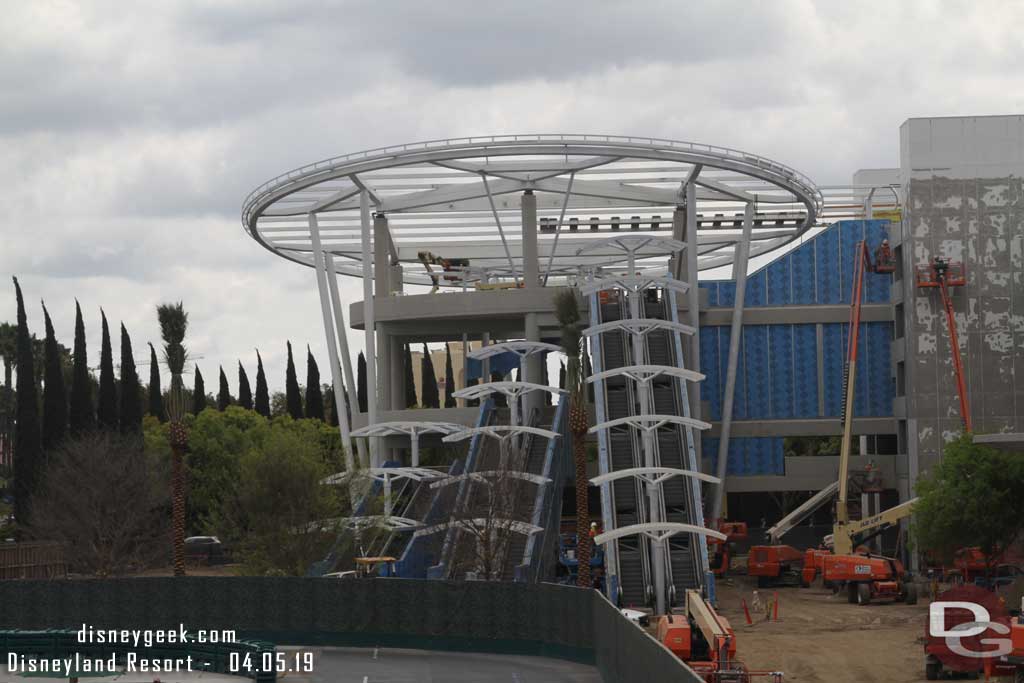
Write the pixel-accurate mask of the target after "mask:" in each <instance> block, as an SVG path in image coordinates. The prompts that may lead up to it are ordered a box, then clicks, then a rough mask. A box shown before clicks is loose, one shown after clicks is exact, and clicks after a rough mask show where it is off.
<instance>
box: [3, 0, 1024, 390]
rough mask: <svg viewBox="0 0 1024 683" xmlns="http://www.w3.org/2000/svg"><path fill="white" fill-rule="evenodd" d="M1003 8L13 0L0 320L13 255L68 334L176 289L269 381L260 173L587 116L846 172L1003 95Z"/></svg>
mask: <svg viewBox="0 0 1024 683" xmlns="http://www.w3.org/2000/svg"><path fill="white" fill-rule="evenodd" d="M1022 21H1024V9H1022V8H1021V6H1020V5H1018V4H1016V3H1002V2H986V3H942V4H934V3H931V2H923V1H922V2H868V3H853V4H849V3H846V4H844V3H834V2H820V3H815V2H810V1H809V0H793V1H791V2H772V3H746V2H743V3H740V2H724V3H719V2H714V3H710V2H709V3H701V4H698V3H678V2H673V1H670V0H658V1H650V2H640V1H637V2H630V3H619V2H594V3H542V2H539V0H533V1H524V2H517V3H503V4H494V3H487V4H484V3H478V2H469V1H468V0H458V1H453V2H444V3H432V4H427V3H419V2H394V3H381V2H369V1H367V2H345V3H328V2H320V1H314V0H296V1H294V2H287V3H279V2H241V1H237V2H233V1H225V2H217V3H206V2H203V3H200V2H194V3H177V2H176V3H157V2H153V3H115V2H112V1H111V2H106V1H104V2H91V3H78V4H72V3H68V4H59V3H58V4H51V3H21V4H14V5H11V6H10V7H7V8H5V18H4V22H3V23H2V24H0V91H2V92H3V93H4V96H3V98H0V187H3V188H4V192H3V195H2V197H3V209H4V220H3V223H0V275H2V276H3V279H2V280H0V291H7V292H8V295H3V296H0V320H11V319H13V318H14V297H13V296H12V295H10V290H9V289H4V288H5V287H9V282H10V281H9V279H8V278H9V275H11V274H18V275H20V276H21V277H22V282H23V285H24V287H25V289H26V295H27V298H28V300H29V302H30V323H31V324H32V326H33V329H35V330H36V331H37V332H38V331H41V329H42V320H41V315H42V314H41V309H39V307H38V306H37V305H36V304H35V303H32V302H37V301H38V299H39V298H40V297H45V298H46V300H47V302H48V304H49V306H50V310H51V313H52V314H53V315H54V322H55V325H56V327H57V333H58V335H60V336H61V337H62V339H63V340H64V341H65V343H70V339H71V335H72V326H73V321H74V302H73V297H75V296H78V297H79V298H80V299H81V300H82V303H83V307H85V309H86V312H87V317H88V320H87V325H88V327H89V331H90V345H91V346H90V348H91V349H92V351H93V353H94V354H98V344H99V340H98V331H99V323H98V308H99V306H101V305H102V306H104V307H105V308H106V310H107V313H108V316H109V317H110V318H111V319H112V320H121V319H123V320H125V322H126V324H127V326H128V328H129V331H130V332H131V333H132V336H133V340H134V341H135V344H136V349H137V350H138V349H141V348H143V346H142V345H143V344H144V342H145V341H154V342H155V341H157V329H156V320H155V315H154V313H153V307H154V306H155V305H156V303H158V302H160V301H165V300H177V299H182V300H184V301H185V304H186V306H187V307H188V309H189V310H190V311H191V313H192V325H193V335H192V345H193V350H194V352H195V353H196V354H197V355H200V356H202V360H201V361H200V364H201V367H202V368H203V369H204V372H206V374H207V376H211V375H212V374H213V373H214V372H215V371H216V367H217V365H220V364H224V366H225V368H226V369H228V370H229V375H230V376H232V377H233V373H234V367H235V362H236V359H237V358H242V359H243V360H244V361H245V362H246V364H247V367H248V368H249V369H250V372H253V371H254V367H255V355H254V353H253V352H252V349H253V348H254V347H256V346H259V347H260V348H261V349H263V350H264V351H265V353H264V359H265V361H266V363H267V369H268V373H269V375H270V380H271V384H272V385H274V386H277V387H280V386H282V385H283V377H284V341H285V339H286V338H291V340H292V341H293V343H294V344H296V345H297V346H298V347H299V348H301V347H302V346H303V345H304V344H305V343H306V341H311V342H312V344H313V351H314V353H315V354H316V355H317V357H318V359H320V361H321V365H322V366H324V365H325V363H326V355H325V353H324V350H323V349H324V346H323V342H322V337H323V333H322V329H321V322H320V313H319V307H318V302H317V299H316V295H315V290H314V282H313V279H312V273H311V272H310V271H309V270H308V269H304V268H300V267H298V266H296V265H294V264H291V263H287V262H284V261H283V260H281V259H277V258H275V257H273V256H272V255H270V254H269V253H267V252H266V251H264V250H263V249H262V248H260V247H259V246H257V245H256V244H255V243H253V242H252V240H250V239H248V238H247V237H246V236H245V235H244V234H243V232H242V230H241V227H240V225H239V219H238V212H239V209H240V205H241V202H242V199H243V198H244V196H245V195H246V194H247V193H248V192H249V190H250V189H252V188H253V187H255V186H256V185H258V184H260V183H261V182H263V181H264V180H266V179H268V178H270V177H272V176H275V175H277V174H279V173H282V172H284V171H286V170H288V169H290V168H293V167H297V166H300V165H302V164H305V163H308V162H311V161H315V160H318V159H322V158H325V157H328V156H332V155H335V154H342V153H347V152H352V151H357V150H361V149H367V148H371V147H376V146H380V145H386V144H394V143H400V142H408V141H413V140H422V139H434V138H444V137H456V136H463V135H482V134H495V133H516V132H588V133H590V132H593V133H622V134H630V135H650V136H656V137H668V138H676V139H684V140H695V141H700V142H708V143H714V144H720V145H725V146H730V147H735V148H739V149H745V150H749V151H751V152H755V153H759V154H763V155H766V156H769V157H772V158H775V159H777V160H779V161H781V162H783V163H786V164H789V165H791V166H794V167H795V168H797V169H799V170H801V171H803V172H805V173H807V174H808V175H810V176H811V177H812V178H814V179H815V180H817V181H818V182H821V183H822V184H826V183H841V182H847V181H848V180H849V178H850V175H851V174H852V172H853V171H854V170H855V169H857V168H860V167H879V166H887V165H895V164H896V163H897V162H898V158H897V155H898V150H897V141H898V126H899V124H900V123H901V122H902V121H903V120H904V119H905V118H907V117H909V116H930V115H963V114H983V113H1010V112H1019V111H1021V110H1022V109H1024V90H1022V89H1021V88H1020V87H1019V86H1020V76H1019V66H1018V65H1019V64H1020V63H1022V62H1024V47H1022V43H1021V41H1020V40H1019V37H1018V36H1017V35H1016V34H1015V31H1016V27H1017V26H1019V25H1020V24H1021V23H1022ZM4 283H7V284H4ZM343 286H344V287H345V291H344V293H343V295H344V297H345V298H346V300H347V301H355V300H358V299H360V298H361V292H360V291H359V286H358V283H357V282H355V281H353V280H348V281H343ZM352 345H353V349H358V348H361V347H362V336H361V335H356V334H353V335H352ZM300 366H301V363H300ZM325 374H326V373H325Z"/></svg>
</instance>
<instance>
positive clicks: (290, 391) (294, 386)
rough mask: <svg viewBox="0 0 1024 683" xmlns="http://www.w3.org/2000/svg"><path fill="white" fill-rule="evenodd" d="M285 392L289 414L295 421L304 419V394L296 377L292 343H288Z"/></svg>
mask: <svg viewBox="0 0 1024 683" xmlns="http://www.w3.org/2000/svg"><path fill="white" fill-rule="evenodd" d="M284 392H285V398H286V399H287V401H288V414H289V415H291V417H292V419H293V420H301V419H302V392H301V391H300V390H299V379H298V377H296V375H295V361H294V360H293V359H292V343H291V342H288V367H287V369H286V370H285V376H284Z"/></svg>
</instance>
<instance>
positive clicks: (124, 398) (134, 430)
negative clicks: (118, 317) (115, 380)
mask: <svg viewBox="0 0 1024 683" xmlns="http://www.w3.org/2000/svg"><path fill="white" fill-rule="evenodd" d="M118 427H119V428H120V430H121V433H122V434H139V433H140V432H141V431H142V386H141V385H140V384H139V373H138V370H137V369H136V367H135V356H133V355H132V340H131V338H129V336H128V330H127V328H125V326H124V323H121V410H120V413H119V415H118Z"/></svg>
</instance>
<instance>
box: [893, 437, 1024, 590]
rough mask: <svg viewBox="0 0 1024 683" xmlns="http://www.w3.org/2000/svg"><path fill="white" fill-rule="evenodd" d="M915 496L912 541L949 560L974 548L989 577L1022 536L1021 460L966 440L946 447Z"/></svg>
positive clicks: (1023, 464)
mask: <svg viewBox="0 0 1024 683" xmlns="http://www.w3.org/2000/svg"><path fill="white" fill-rule="evenodd" d="M916 491H917V495H918V499H919V500H918V502H917V505H916V506H915V507H914V522H913V531H914V536H915V538H916V540H917V542H918V544H919V546H920V547H921V549H922V550H925V551H928V552H930V553H932V554H934V555H935V556H937V557H941V558H944V559H947V560H948V559H950V558H952V557H953V554H954V552H955V551H956V550H958V549H959V548H964V547H972V546H977V547H979V548H981V551H982V552H983V553H984V554H985V557H986V558H987V561H988V566H987V567H986V575H988V574H989V573H990V571H991V569H992V565H993V564H994V563H996V562H998V559H999V554H1000V553H1001V552H1002V551H1004V550H1005V549H1006V548H1008V547H1009V546H1010V545H1012V544H1013V543H1014V542H1015V541H1016V540H1017V539H1019V538H1020V537H1021V533H1022V532H1024V458H1022V457H1021V454H1020V453H1010V452H1007V451H1001V450H997V449H995V448H990V447H988V446H983V445H980V444H975V443H974V442H973V441H972V437H971V435H970V434H965V435H962V436H960V438H958V439H956V440H955V441H952V442H950V443H948V444H946V448H945V453H944V454H943V457H942V460H941V461H940V462H939V463H938V464H936V465H935V466H934V467H933V468H932V470H931V472H929V473H928V474H927V475H925V476H924V477H921V478H920V479H918V482H917V486H916Z"/></svg>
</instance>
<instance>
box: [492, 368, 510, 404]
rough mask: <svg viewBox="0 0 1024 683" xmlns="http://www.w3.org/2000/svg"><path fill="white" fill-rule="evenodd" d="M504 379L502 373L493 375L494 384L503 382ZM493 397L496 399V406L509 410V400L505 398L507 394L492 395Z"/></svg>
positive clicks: (493, 373)
mask: <svg viewBox="0 0 1024 683" xmlns="http://www.w3.org/2000/svg"><path fill="white" fill-rule="evenodd" d="M503 379H505V378H504V377H502V376H501V373H500V372H492V373H491V381H492V382H501V381H502V380H503ZM491 397H492V398H494V405H495V406H496V407H498V408H508V398H507V397H506V396H505V394H502V393H494V394H491Z"/></svg>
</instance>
